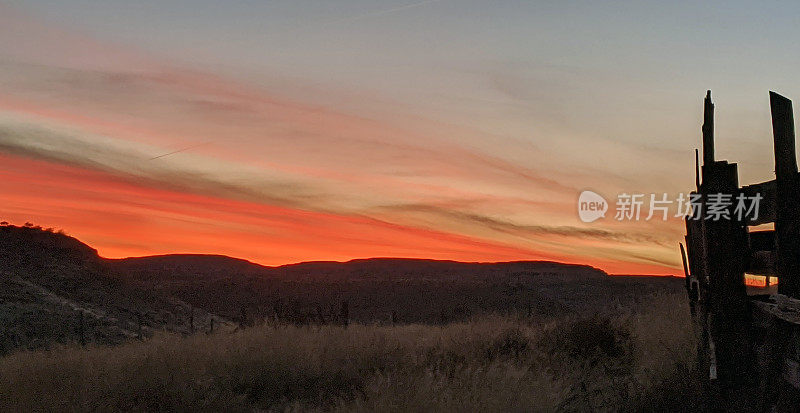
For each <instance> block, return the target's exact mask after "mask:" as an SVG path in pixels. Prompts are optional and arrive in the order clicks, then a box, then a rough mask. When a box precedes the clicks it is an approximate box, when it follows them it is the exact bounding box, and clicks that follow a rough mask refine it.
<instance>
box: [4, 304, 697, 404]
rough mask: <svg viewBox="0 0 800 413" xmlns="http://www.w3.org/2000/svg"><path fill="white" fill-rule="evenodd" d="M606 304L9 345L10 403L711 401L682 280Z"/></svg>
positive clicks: (7, 399)
mask: <svg viewBox="0 0 800 413" xmlns="http://www.w3.org/2000/svg"><path fill="white" fill-rule="evenodd" d="M643 298H646V299H647V300H646V302H647V304H646V305H641V306H637V307H635V308H626V309H617V310H616V311H614V312H612V313H610V314H606V315H600V316H598V315H584V316H562V317H559V318H556V319H553V320H551V321H549V322H547V323H541V322H539V321H536V320H532V319H529V318H527V317H524V316H523V317H517V316H485V317H479V318H477V319H475V320H472V321H470V322H459V323H450V324H446V325H443V326H431V325H420V324H407V325H397V326H378V325H361V324H351V325H350V326H348V327H342V326H333V325H328V326H294V325H286V324H275V323H271V324H266V325H263V326H257V327H253V328H247V329H243V330H238V331H235V332H219V331H218V332H216V333H214V334H195V335H192V336H189V337H181V336H179V335H170V334H158V335H156V336H155V337H153V338H150V339H147V340H145V341H144V342H136V341H134V342H131V343H128V344H124V345H122V346H117V347H112V348H109V347H97V346H93V345H90V346H87V347H86V348H81V347H79V346H77V345H74V346H71V347H69V348H65V349H56V350H51V351H39V352H22V353H15V354H12V355H9V356H6V357H4V358H0V410H2V411H242V412H244V411H312V412H315V411H364V412H373V411H379V412H392V411H452V412H470V411H474V412H477V411H480V412H509V411H519V412H522V411H536V412H538V411H543V412H550V411H567V412H572V411H578V412H592V411H630V412H651V411H663V412H676V411H703V410H706V408H707V407H708V406H705V405H704V404H703V399H702V398H701V397H700V396H701V394H700V392H699V389H700V387H699V386H697V385H696V381H694V379H693V377H695V376H694V365H693V362H694V360H695V354H694V348H695V345H694V344H695V343H696V341H695V338H694V337H693V336H692V331H691V328H690V325H691V323H690V317H689V314H688V313H689V311H688V308H687V307H688V306H686V305H685V304H686V302H685V298H684V296H683V295H682V294H659V295H655V296H649V297H643Z"/></svg>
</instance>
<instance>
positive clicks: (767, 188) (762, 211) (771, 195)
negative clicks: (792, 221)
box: [740, 179, 778, 225]
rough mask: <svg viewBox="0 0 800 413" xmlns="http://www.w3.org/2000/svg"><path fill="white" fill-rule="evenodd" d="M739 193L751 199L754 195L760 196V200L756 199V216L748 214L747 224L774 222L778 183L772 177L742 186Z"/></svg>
mask: <svg viewBox="0 0 800 413" xmlns="http://www.w3.org/2000/svg"><path fill="white" fill-rule="evenodd" d="M740 193H741V194H743V195H744V196H746V197H748V198H749V199H753V197H755V196H760V197H761V199H760V201H758V216H757V217H752V216H748V217H747V218H748V220H747V225H761V224H766V223H768V222H775V218H776V217H777V212H776V204H777V194H778V183H777V182H776V181H775V180H774V179H773V180H771V181H767V182H760V183H757V184H752V185H747V186H743V187H742V189H741V191H740ZM753 218H755V219H753Z"/></svg>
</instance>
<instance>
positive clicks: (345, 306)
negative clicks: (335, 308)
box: [340, 300, 350, 327]
mask: <svg viewBox="0 0 800 413" xmlns="http://www.w3.org/2000/svg"><path fill="white" fill-rule="evenodd" d="M340 315H341V317H342V325H343V326H345V327H347V326H348V325H349V324H350V302H349V301H348V300H343V301H342V309H341V313H340Z"/></svg>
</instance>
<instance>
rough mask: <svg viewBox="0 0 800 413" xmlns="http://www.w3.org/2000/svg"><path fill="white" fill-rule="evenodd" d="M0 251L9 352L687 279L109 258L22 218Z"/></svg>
mask: <svg viewBox="0 0 800 413" xmlns="http://www.w3.org/2000/svg"><path fill="white" fill-rule="evenodd" d="M0 263H2V266H1V267H0V287H1V288H0V325H2V326H3V328H2V329H0V354H2V353H6V352H9V351H11V350H13V349H15V348H30V349H33V348H42V347H48V346H50V345H51V344H53V343H62V344H64V343H79V342H87V343H100V344H119V343H122V342H124V341H126V340H131V339H136V338H145V337H149V336H151V335H152V334H153V333H154V332H157V331H162V330H166V331H168V332H174V333H179V334H183V335H187V334H192V333H193V332H209V331H210V330H212V329H213V328H216V329H223V330H231V329H234V328H239V327H241V326H245V327H246V326H253V325H259V324H261V323H263V322H264V321H271V322H279V323H282V324H295V325H304V324H315V325H319V324H341V323H342V322H343V321H344V320H343V318H344V314H346V315H347V318H348V320H349V321H351V322H357V323H366V324H371V323H378V324H392V323H395V324H402V323H427V324H442V323H449V322H454V321H465V320H469V319H473V318H475V317H480V316H483V315H487V314H514V315H524V316H526V317H529V318H538V319H541V320H547V319H550V318H553V317H562V316H564V315H570V314H583V313H603V312H609V311H615V310H616V309H618V308H626V307H630V306H633V305H636V303H637V302H639V301H641V300H642V299H643V297H647V296H649V295H650V294H652V293H659V292H667V293H669V292H678V291H680V290H681V288H682V283H681V282H680V281H679V280H677V279H672V278H655V277H610V276H608V275H607V274H605V273H604V272H602V271H601V270H598V269H596V268H592V267H588V266H580V265H567V264H559V263H553V262H514V263H461V262H451V261H430V260H410V259H368V260H354V261H350V262H346V263H337V262H311V263H301V264H293V265H286V266H281V267H264V266H260V265H257V264H253V263H250V262H247V261H244V260H238V259H234V258H230V257H224V256H203V255H167V256H156V257H142V258H128V259H121V260H109V259H103V258H101V257H99V256H98V255H97V252H96V251H95V250H94V249H92V248H91V247H89V246H87V245H85V244H83V243H81V242H80V241H78V240H77V239H74V238H71V237H68V236H66V235H63V234H58V233H53V232H51V231H46V230H42V229H39V228H33V227H15V226H3V227H0ZM343 305H345V306H346V307H347V309H346V311H345V312H344V314H343V309H342V307H343ZM212 320H214V321H213V322H212Z"/></svg>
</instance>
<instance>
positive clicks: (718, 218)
mask: <svg viewBox="0 0 800 413" xmlns="http://www.w3.org/2000/svg"><path fill="white" fill-rule="evenodd" d="M713 114H714V104H713V103H712V102H711V92H710V91H709V92H708V93H707V94H706V98H705V116H704V124H703V168H702V169H703V181H702V184H701V189H700V192H701V193H702V195H703V202H704V210H703V211H702V213H703V220H702V225H703V226H704V227H705V228H704V229H705V231H704V234H705V239H704V240H703V243H704V244H705V245H704V252H705V258H706V264H707V266H708V273H707V275H708V278H709V287H710V291H712V292H713V293H712V294H710V295H709V307H710V308H709V309H708V311H709V312H710V313H711V315H712V316H711V317H710V325H709V328H710V333H711V338H712V339H713V348H714V352H715V354H714V356H715V357H716V360H717V369H716V370H717V377H718V378H719V380H720V383H721V384H722V385H723V386H724V387H726V388H730V387H735V386H736V385H738V384H741V383H743V382H745V381H746V380H747V379H748V378H749V377H750V376H751V370H752V369H751V366H752V365H751V361H752V360H751V358H750V351H749V344H748V341H747V333H748V326H749V321H750V318H751V313H750V307H749V304H748V300H747V289H746V287H745V284H744V272H745V268H746V264H747V261H746V259H747V258H746V257H748V256H749V253H748V252H749V245H748V235H747V227H746V226H745V224H744V223H742V222H740V221H738V220H737V219H736V214H735V213H734V208H735V203H734V199H735V197H736V194H737V193H738V192H739V176H738V170H737V165H736V164H731V163H728V162H727V161H715V160H714V118H713ZM725 199H727V201H725ZM712 206H715V209H716V210H717V211H721V210H724V211H725V216H723V215H719V214H717V215H712V214H711V213H710V211H711V207H712Z"/></svg>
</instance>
